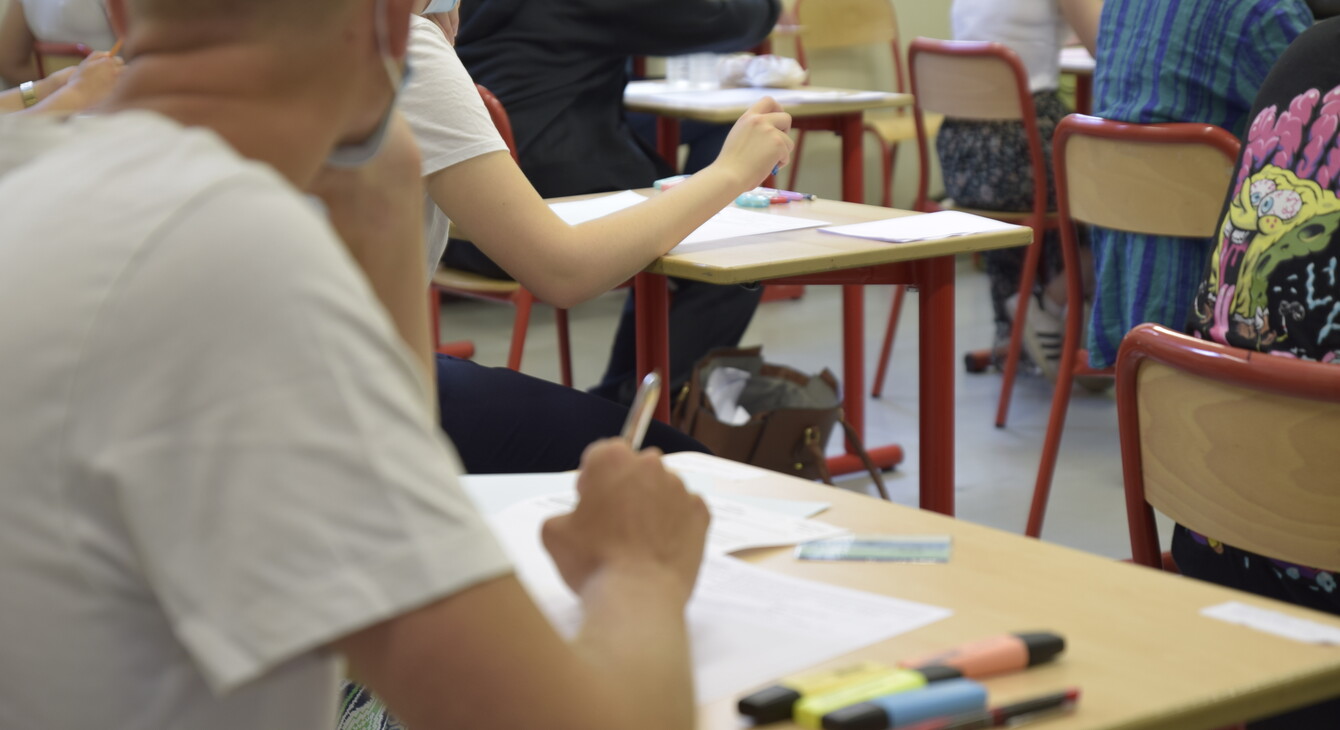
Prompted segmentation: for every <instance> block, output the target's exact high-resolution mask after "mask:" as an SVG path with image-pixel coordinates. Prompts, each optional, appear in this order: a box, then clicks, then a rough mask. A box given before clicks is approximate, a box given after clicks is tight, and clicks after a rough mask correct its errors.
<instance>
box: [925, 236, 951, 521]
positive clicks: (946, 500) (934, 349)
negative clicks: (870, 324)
mask: <svg viewBox="0 0 1340 730" xmlns="http://www.w3.org/2000/svg"><path fill="white" fill-rule="evenodd" d="M916 268H917V279H918V280H919V284H918V286H919V288H920V296H921V301H920V302H919V303H918V304H919V307H918V309H919V311H920V317H921V321H920V323H919V324H920V330H921V331H920V332H919V333H918V336H919V339H920V342H919V343H918V345H919V348H920V352H919V353H918V358H919V360H920V362H919V370H920V403H919V405H918V408H919V410H920V411H921V414H920V418H921V508H922V509H928V510H933V511H935V512H939V513H941V514H946V515H953V514H954V259H953V257H950V256H945V257H941V258H935V259H927V260H925V261H918V262H917V263H916Z"/></svg>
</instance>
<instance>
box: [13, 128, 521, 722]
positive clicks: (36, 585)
mask: <svg viewBox="0 0 1340 730" xmlns="http://www.w3.org/2000/svg"><path fill="white" fill-rule="evenodd" d="M0 220H3V221H5V225H4V226H0V361H2V362H4V366H3V372H4V387H3V388H0V464H3V465H4V468H3V469H0V504H3V505H4V508H3V509H0V576H3V581H2V583H3V585H2V586H0V727H6V728H10V727H16V728H46V729H48V730H60V729H62V728H68V729H70V730H83V729H84V728H93V727H106V728H168V727H173V728H191V729H192V730H213V729H215V728H218V729H220V730H222V729H224V728H227V729H229V730H236V728H249V729H254V730H262V729H266V728H275V729H276V730H277V729H280V728H318V729H319V728H333V727H335V713H336V702H337V686H338V684H337V680H338V673H339V661H338V658H337V657H336V656H334V655H333V654H332V653H331V652H329V651H328V650H325V649H323V648H322V647H323V646H324V645H326V644H328V643H329V642H330V641H331V640H333V639H335V638H338V637H341V636H344V635H347V634H349V633H350V632H352V631H354V630H357V629H359V628H361V627H365V626H368V625H370V624H372V623H375V622H377V621H379V620H382V619H384V618H387V617H390V616H394V615H397V614H400V613H403V612H405V611H407V610H409V609H411V608H414V607H417V606H420V605H425V604H427V603H430V602H432V601H434V600H436V599H438V598H439V597H442V596H445V595H449V594H451V593H453V592H456V591H459V590H461V589H462V588H464V587H466V586H469V585H472V584H475V583H478V582H480V581H484V580H488V579H490V578H493V577H495V576H498V575H501V574H504V573H506V572H507V571H509V570H510V567H509V565H508V563H507V560H506V558H505V557H504V556H503V554H502V552H501V551H500V549H499V548H498V546H497V544H496V543H495V541H494V540H493V538H492V536H491V534H490V532H489V530H488V528H487V527H486V526H485V525H484V524H483V522H482V521H481V519H480V518H479V516H478V515H477V513H476V512H475V510H474V509H473V507H472V505H471V504H470V502H469V500H468V499H467V498H466V497H465V496H463V494H462V492H461V491H460V489H459V487H458V485H457V483H456V475H457V474H458V473H459V472H460V468H459V464H458V462H457V460H456V458H455V457H454V455H452V453H451V452H450V449H449V447H448V446H447V445H446V444H445V441H444V439H443V438H442V436H441V435H440V432H439V431H438V428H437V426H436V423H435V418H434V416H433V414H432V407H431V405H430V404H429V402H428V400H427V398H426V396H425V388H424V383H423V382H422V380H421V376H419V375H418V370H416V369H415V368H414V367H413V365H412V364H411V359H410V354H409V353H408V351H407V350H406V348H404V347H403V346H402V345H401V344H400V342H399V340H398V339H397V337H396V335H395V331H394V328H393V325H392V323H391V321H390V318H389V317H388V316H387V315H386V314H385V312H384V310H382V309H381V308H380V306H379V305H378V304H377V302H376V300H375V298H374V296H373V294H372V292H371V290H370V287H369V286H368V284H367V282H366V280H365V279H364V278H363V277H362V275H361V274H360V273H359V271H358V270H357V268H356V267H355V265H354V263H353V261H352V260H351V259H350V257H349V256H348V255H347V253H346V252H345V250H344V247H343V246H342V245H341V244H340V243H339V241H338V240H337V239H336V238H335V236H334V233H333V231H332V230H331V229H330V227H329V225H328V224H327V223H326V222H325V221H324V220H322V219H321V218H320V217H319V216H318V214H317V213H316V212H315V209H314V208H313V206H311V205H310V204H308V203H307V202H306V201H305V200H304V199H303V198H302V197H301V196H300V195H299V194H298V193H297V192H296V191H295V190H294V189H292V188H291V187H290V186H289V185H288V184H287V183H286V182H285V181H284V180H283V179H281V178H280V177H279V176H277V175H276V174H275V173H274V172H273V171H272V170H270V169H269V168H267V167H264V166H262V165H259V164H255V163H251V162H248V161H245V160H242V159H241V158H239V157H238V156H237V155H236V154H235V153H234V152H233V151H232V150H231V149H230V148H229V147H228V146H227V145H226V144H225V143H224V142H223V141H222V140H221V139H220V138H218V137H217V136H216V135H214V134H213V133H212V132H208V131H205V130H201V129H183V128H182V127H180V126H178V125H177V124H175V123H174V122H171V121H169V120H167V119H166V118H163V117H161V116H157V115H155V114H151V113H148V112H127V113H122V114H117V115H113V116H110V117H101V118H97V117H84V118H76V119H74V120H71V121H70V122H68V123H58V122H52V121H48V120H33V119H28V120H24V119H15V118H13V117H9V118H5V119H0Z"/></svg>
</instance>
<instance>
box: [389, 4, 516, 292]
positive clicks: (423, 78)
mask: <svg viewBox="0 0 1340 730" xmlns="http://www.w3.org/2000/svg"><path fill="white" fill-rule="evenodd" d="M409 63H410V67H411V69H412V72H411V73H410V77H409V83H407V84H406V85H405V89H404V91H402V92H400V112H401V114H404V115H405V119H406V120H407V121H408V122H409V126H410V129H412V130H413V131H414V139H415V141H416V142H418V143H419V151H420V154H421V155H422V156H423V175H424V177H427V176H429V175H431V174H433V173H435V172H437V171H439V170H445V169H447V168H448V167H451V166H452V165H455V164H457V163H460V162H465V161H466V160H469V159H471V158H474V157H478V156H480V155H482V154H486V153H489V152H499V151H502V152H506V151H507V145H506V144H504V143H503V140H502V137H500V136H498V130H497V128H496V127H494V126H493V120H492V119H490V118H489V113H488V110H487V109H485V108H484V102H483V100H481V99H480V98H479V91H478V90H476V89H475V82H474V80H473V79H471V78H470V74H469V73H468V72H467V71H466V70H465V66H464V65H463V64H461V60H460V59H459V58H457V57H456V49H454V48H452V47H451V44H450V43H448V42H447V37H446V36H445V35H443V34H442V29H441V28H439V27H437V25H436V24H434V23H433V21H431V20H428V19H427V18H423V17H420V16H417V15H415V16H412V17H411V18H410V34H409ZM423 213H424V216H423V217H424V221H423V223H424V241H425V242H426V243H427V247H428V271H429V273H430V274H431V273H432V272H433V271H435V270H437V262H438V260H439V259H441V258H442V252H443V251H444V250H446V248H447V229H448V228H449V227H450V225H451V221H449V220H447V216H446V214H445V213H443V212H442V209H441V208H438V207H437V204H436V203H434V202H433V199H432V198H431V197H429V196H428V195H427V194H425V196H424V207H423Z"/></svg>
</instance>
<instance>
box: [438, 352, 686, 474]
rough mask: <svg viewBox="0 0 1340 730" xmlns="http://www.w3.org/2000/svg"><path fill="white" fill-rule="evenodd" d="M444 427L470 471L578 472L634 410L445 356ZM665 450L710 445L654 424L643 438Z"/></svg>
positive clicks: (441, 384) (441, 379)
mask: <svg viewBox="0 0 1340 730" xmlns="http://www.w3.org/2000/svg"><path fill="white" fill-rule="evenodd" d="M437 390H438V394H437V398H438V406H439V408H440V419H441V424H442V430H443V431H445V432H446V434H447V437H448V438H450V439H451V441H452V443H454V444H455V445H456V450H457V452H459V453H460V455H461V461H462V462H463V463H464V465H465V471H466V472H467V473H470V474H500V473H501V474H505V473H510V472H518V473H524V472H553V471H566V470H568V469H575V468H577V465H578V464H579V463H580V461H581V456H582V451H583V450H584V449H585V448H586V447H587V446H588V445H590V443H591V442H592V441H595V440H597V439H601V438H606V437H609V436H617V435H618V434H619V431H620V429H622V427H623V422H624V418H625V417H626V416H627V414H628V409H627V408H625V407H623V406H619V405H616V404H614V403H611V402H609V401H607V400H603V399H601V398H597V397H595V396H593V395H590V394H587V393H583V392H582V391H580V390H574V389H572V388H567V387H564V386H562V385H559V384H557V383H551V382H549V381H547V380H541V379H539V378H533V377H531V376H529V375H524V374H522V373H518V372H516V371H514V370H508V369H507V368H490V367H484V366H483V365H480V364H478V363H473V362H470V361H469V360H461V359H459V358H455V357H448V356H446V355H439V356H438V358H437ZM643 445H644V446H655V447H657V448H659V449H661V450H662V451H664V452H666V453H671V452H675V451H703V452H706V451H707V447H705V446H703V445H702V444H700V443H698V442H697V441H695V440H693V439H691V438H689V437H688V436H686V435H684V434H682V433H680V432H679V431H676V430H675V429H673V428H670V427H669V426H667V425H665V424H663V423H660V422H657V421H653V422H652V424H651V428H650V429H648V430H647V436H646V438H645V439H644V440H643Z"/></svg>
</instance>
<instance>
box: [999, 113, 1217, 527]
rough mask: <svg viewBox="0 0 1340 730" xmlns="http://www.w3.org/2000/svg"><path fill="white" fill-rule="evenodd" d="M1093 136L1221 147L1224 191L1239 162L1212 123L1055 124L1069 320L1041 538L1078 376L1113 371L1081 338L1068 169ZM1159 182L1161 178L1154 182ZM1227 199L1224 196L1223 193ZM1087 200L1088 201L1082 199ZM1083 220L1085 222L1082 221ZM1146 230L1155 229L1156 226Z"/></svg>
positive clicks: (1044, 459)
mask: <svg viewBox="0 0 1340 730" xmlns="http://www.w3.org/2000/svg"><path fill="white" fill-rule="evenodd" d="M1076 138H1088V139H1095V140H1112V141H1118V142H1123V143H1132V144H1139V145H1167V146H1169V147H1170V148H1172V147H1181V148H1187V147H1204V148H1207V149H1209V150H1214V151H1218V152H1219V153H1220V154H1222V155H1223V157H1224V160H1225V163H1226V166H1225V176H1224V191H1225V193H1227V191H1228V186H1229V185H1231V184H1232V181H1233V174H1234V165H1235V163H1236V161H1237V157H1238V149H1239V143H1238V140H1237V138H1236V137H1234V136H1233V135H1232V134H1231V133H1229V132H1228V131H1227V130H1224V129H1221V128H1219V127H1216V126H1214V125H1212V124H1200V123H1190V122H1176V123H1168V124H1132V123H1126V122H1114V121H1111V120H1107V119H1101V118H1099V117H1093V116H1088V115H1083V114H1071V115H1069V116H1067V117H1066V118H1065V119H1062V120H1061V123H1060V124H1058V125H1057V127H1056V133H1055V135H1054V137H1053V139H1052V164H1053V165H1054V166H1055V170H1054V175H1055V179H1056V208H1057V216H1058V218H1059V220H1060V229H1061V260H1062V262H1063V274H1064V276H1065V277H1066V299H1067V305H1066V320H1065V331H1064V335H1063V339H1062V343H1061V362H1060V365H1059V367H1058V369H1057V374H1056V384H1055V387H1054V389H1053V392H1052V404H1051V412H1050V415H1049V416H1048V419H1047V431H1046V435H1045V436H1044V437H1043V442H1042V456H1041V460H1040V463H1039V465H1038V476H1037V481H1036V482H1035V484H1034V486H1033V500H1032V504H1031V505H1030V507H1029V512H1028V523H1027V525H1026V527H1025V528H1024V534H1026V535H1028V536H1030V537H1038V536H1040V535H1041V534H1042V522H1043V518H1044V516H1045V515H1046V511H1047V500H1048V497H1049V496H1050V494H1051V484H1052V477H1053V476H1054V475H1055V472H1056V460H1057V457H1058V456H1059V454H1060V449H1061V437H1062V435H1063V433H1064V431H1065V419H1066V413H1067V411H1068V409H1069V407H1070V395H1071V390H1072V389H1073V386H1074V382H1075V377H1076V376H1111V375H1112V374H1113V372H1114V371H1113V370H1112V369H1110V368H1109V369H1102V370H1095V369H1092V368H1090V367H1089V366H1088V362H1089V358H1088V352H1087V350H1085V349H1084V347H1083V344H1082V343H1081V342H1080V333H1081V332H1082V331H1083V326H1084V324H1083V317H1084V297H1083V292H1084V284H1083V277H1082V272H1081V266H1080V258H1079V242H1078V233H1077V231H1076V228H1075V223H1076V221H1077V220H1080V219H1077V218H1076V217H1075V216H1074V215H1073V214H1072V200H1071V198H1072V190H1071V185H1070V173H1069V170H1068V168H1067V164H1066V163H1067V160H1068V157H1069V155H1068V147H1067V145H1068V144H1069V143H1070V141H1071V140H1072V139H1076ZM1151 182H1156V181H1151ZM1220 199H1222V197H1221V198H1220ZM1081 202H1083V201H1081ZM1080 222H1084V221H1082V220H1080ZM1218 224H1219V218H1218V216H1217V215H1216V217H1215V219H1214V221H1213V222H1210V223H1209V225H1208V226H1207V230H1206V232H1205V233H1206V235H1214V231H1215V230H1217V228H1218ZM1141 232H1145V233H1153V232H1154V231H1151V230H1144V231H1141Z"/></svg>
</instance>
